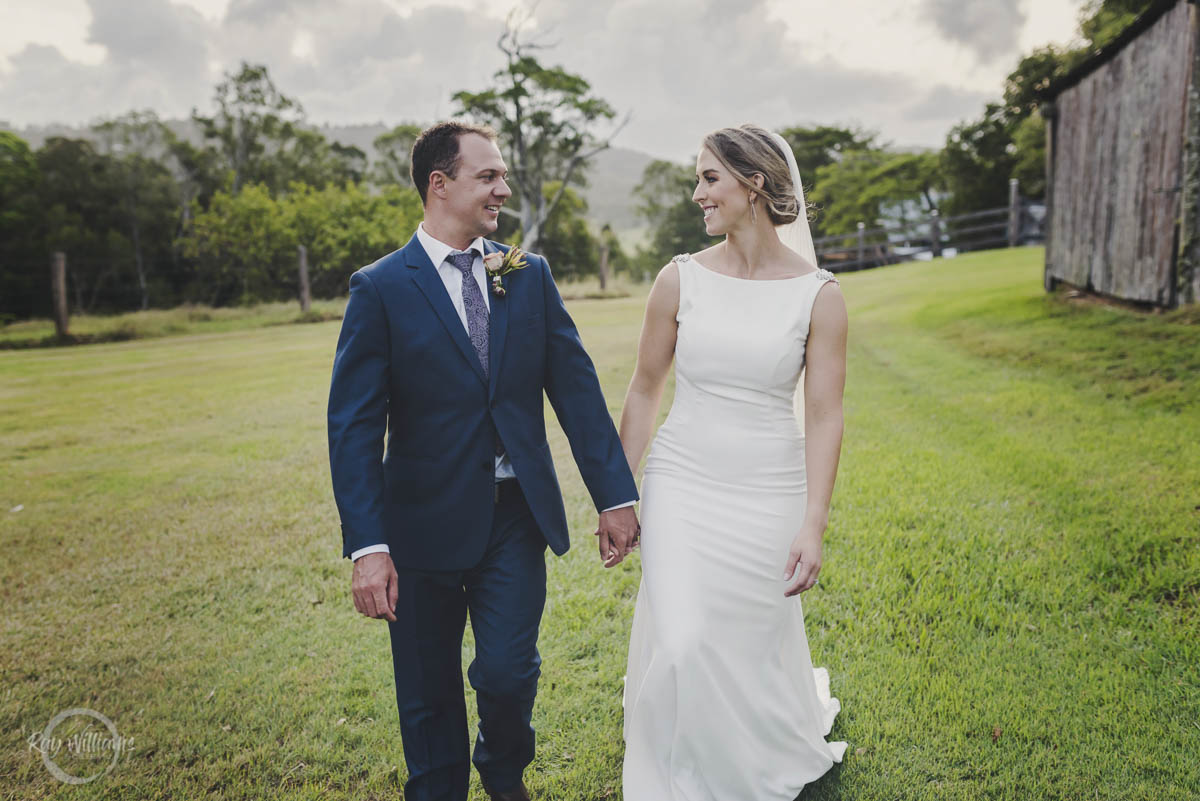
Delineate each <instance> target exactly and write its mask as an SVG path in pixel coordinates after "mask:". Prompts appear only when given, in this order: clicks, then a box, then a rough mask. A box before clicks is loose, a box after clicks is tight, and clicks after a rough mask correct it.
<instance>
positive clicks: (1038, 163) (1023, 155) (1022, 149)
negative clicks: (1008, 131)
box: [1012, 111, 1046, 198]
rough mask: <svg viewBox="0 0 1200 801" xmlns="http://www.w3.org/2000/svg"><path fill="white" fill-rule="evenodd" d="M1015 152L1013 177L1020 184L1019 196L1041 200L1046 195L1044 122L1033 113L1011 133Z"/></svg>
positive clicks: (1038, 114) (1038, 113) (1039, 115)
mask: <svg viewBox="0 0 1200 801" xmlns="http://www.w3.org/2000/svg"><path fill="white" fill-rule="evenodd" d="M1013 147H1014V148H1015V150H1016V153H1015V163H1014V164H1013V173H1012V174H1013V177H1014V178H1016V179H1017V181H1018V182H1019V183H1020V187H1021V194H1023V195H1025V196H1026V197H1032V198H1042V197H1045V195H1046V121H1045V120H1043V119H1042V115H1041V113H1040V112H1037V111H1035V112H1034V113H1032V114H1030V115H1029V116H1028V117H1026V118H1025V119H1023V120H1021V122H1020V123H1018V124H1017V129H1016V131H1014V132H1013Z"/></svg>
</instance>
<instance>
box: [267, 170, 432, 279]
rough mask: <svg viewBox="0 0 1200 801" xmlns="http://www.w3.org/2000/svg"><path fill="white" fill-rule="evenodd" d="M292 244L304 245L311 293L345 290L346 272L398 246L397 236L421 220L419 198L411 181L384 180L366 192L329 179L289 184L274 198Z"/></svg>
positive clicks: (411, 228) (409, 229)
mask: <svg viewBox="0 0 1200 801" xmlns="http://www.w3.org/2000/svg"><path fill="white" fill-rule="evenodd" d="M280 211H281V214H282V215H283V218H284V222H285V225H286V227H287V229H288V231H289V232H290V235H291V238H292V244H291V245H290V248H291V252H292V253H295V246H296V245H303V246H304V247H305V248H307V250H308V259H309V281H310V285H311V287H312V293H313V295H314V296H316V297H336V296H338V295H342V294H345V292H346V287H347V286H348V285H349V282H350V275H351V274H352V273H353V272H354V271H355V270H357V269H358V268H359V267H362V266H363V265H364V264H370V263H371V262H372V261H374V260H375V259H377V258H379V255H380V254H381V253H387V252H389V251H392V250H395V249H396V248H398V247H400V246H401V245H402V244H403V242H401V241H399V240H398V239H397V237H399V236H402V235H403V232H407V231H411V230H413V229H414V228H416V227H417V223H419V222H420V221H421V217H422V209H421V198H420V196H419V195H418V194H417V193H416V190H414V189H412V188H411V187H399V186H389V187H386V188H385V189H384V190H383V192H381V193H378V194H370V193H368V192H366V191H365V190H364V189H363V188H361V187H359V186H357V185H354V184H346V185H343V186H337V185H334V184H329V185H327V186H325V187H324V188H321V189H315V188H313V187H311V186H305V185H301V184H293V185H292V187H291V188H290V190H289V191H288V193H287V195H286V196H285V197H284V198H283V199H282V200H281V201H280Z"/></svg>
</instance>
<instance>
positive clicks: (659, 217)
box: [634, 160, 712, 270]
mask: <svg viewBox="0 0 1200 801" xmlns="http://www.w3.org/2000/svg"><path fill="white" fill-rule="evenodd" d="M693 173H694V170H693V169H692V168H691V167H689V166H686V165H679V164H674V163H672V162H669V161H661V160H659V161H652V162H650V163H649V164H647V165H646V169H645V170H643V171H642V180H641V183H639V184H638V186H637V188H636V189H634V196H635V197H637V199H638V201H639V203H638V214H639V215H640V216H641V217H642V219H644V220H645V221H646V224H647V225H648V226H649V228H650V231H651V233H650V240H649V243H648V245H647V246H646V247H644V248H642V250H641V253H640V254H639V259H638V261H639V266H640V267H641V268H642V269H644V270H654V269H657V268H658V267H661V266H662V265H663V264H665V263H666V262H667V261H668V260H670V259H671V257H672V256H674V255H676V254H678V253H695V252H696V251H699V250H704V249H705V248H707V247H708V246H709V245H711V244H712V237H710V236H709V235H708V233H707V232H706V231H705V230H704V216H703V215H702V214H701V213H700V208H699V207H698V206H697V205H696V204H695V203H694V202H693V201H692V192H693V191H694V190H695V186H696V182H695V176H694V174H693Z"/></svg>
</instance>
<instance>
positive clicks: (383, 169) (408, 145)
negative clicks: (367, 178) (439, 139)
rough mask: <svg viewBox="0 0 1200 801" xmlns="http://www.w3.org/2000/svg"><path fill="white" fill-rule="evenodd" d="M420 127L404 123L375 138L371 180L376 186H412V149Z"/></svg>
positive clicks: (419, 133) (419, 132)
mask: <svg viewBox="0 0 1200 801" xmlns="http://www.w3.org/2000/svg"><path fill="white" fill-rule="evenodd" d="M420 135H421V126H419V125H412V124H410V123H405V124H403V125H397V126H396V127H395V128H393V129H392V130H390V131H388V132H387V133H381V134H380V135H379V136H377V137H375V142H374V145H375V154H376V156H377V157H378V158H377V159H376V161H375V164H374V165H373V166H372V175H371V180H372V181H373V182H374V183H375V185H376V186H391V185H395V186H412V147H413V143H414V142H416V141H417V137H418V136H420Z"/></svg>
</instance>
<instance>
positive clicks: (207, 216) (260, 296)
mask: <svg viewBox="0 0 1200 801" xmlns="http://www.w3.org/2000/svg"><path fill="white" fill-rule="evenodd" d="M183 252H184V255H186V256H187V257H188V258H191V259H195V260H196V264H197V278H198V280H199V284H200V286H198V287H196V288H195V290H196V291H201V288H203V291H205V292H206V293H207V296H206V297H205V301H206V302H207V303H208V304H209V305H210V306H221V305H225V304H227V303H240V304H247V303H254V302H257V301H261V300H281V299H283V298H286V297H287V296H288V294H289V292H290V291H291V289H292V288H293V287H294V286H295V281H294V279H293V275H294V270H293V268H294V267H295V264H296V260H295V255H296V251H295V239H294V237H293V236H292V232H291V231H290V230H289V229H288V226H287V221H286V218H285V216H284V215H283V213H282V212H281V209H280V206H279V203H278V202H277V201H276V200H275V199H274V198H272V197H271V193H270V192H269V191H268V190H267V188H266V187H265V186H263V185H262V184H246V185H245V186H243V187H242V191H241V192H238V193H236V194H235V193H233V192H231V191H224V190H221V191H219V192H217V193H216V194H214V195H213V197H212V202H211V203H210V204H209V207H208V208H207V209H204V210H196V212H195V213H194V215H193V219H192V225H191V227H190V229H189V230H188V234H187V236H186V238H185V239H184V245H183Z"/></svg>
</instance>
